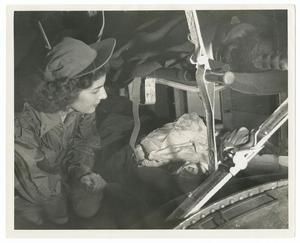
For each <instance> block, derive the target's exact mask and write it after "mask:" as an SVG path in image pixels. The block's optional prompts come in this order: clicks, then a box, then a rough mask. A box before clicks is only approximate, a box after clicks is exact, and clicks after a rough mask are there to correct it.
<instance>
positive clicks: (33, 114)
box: [14, 103, 41, 135]
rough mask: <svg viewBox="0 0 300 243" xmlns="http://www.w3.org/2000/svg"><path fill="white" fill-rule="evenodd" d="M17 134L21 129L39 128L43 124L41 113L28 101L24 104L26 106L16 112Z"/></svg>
mask: <svg viewBox="0 0 300 243" xmlns="http://www.w3.org/2000/svg"><path fill="white" fill-rule="evenodd" d="M14 120H15V124H14V126H15V134H16V135H17V134H18V131H19V132H21V129H33V130H37V129H39V128H40V126H41V122H40V114H39V112H38V111H36V110H35V109H34V108H33V107H32V106H30V105H29V104H28V103H25V104H24V108H23V110H22V111H21V112H18V113H15V119H14Z"/></svg>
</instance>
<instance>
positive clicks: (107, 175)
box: [7, 5, 295, 234]
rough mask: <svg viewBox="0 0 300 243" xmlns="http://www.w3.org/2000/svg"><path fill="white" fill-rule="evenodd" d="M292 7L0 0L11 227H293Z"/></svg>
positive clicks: (21, 229)
mask: <svg viewBox="0 0 300 243" xmlns="http://www.w3.org/2000/svg"><path fill="white" fill-rule="evenodd" d="M293 10H294V9H293V8H291V6H289V5H280V6H279V7H274V6H271V5H270V6H268V5H266V6H264V7H262V8H259V7H256V6H255V5H254V6H253V7H243V5H241V6H240V7H238V6H236V5H233V6H232V7H230V6H227V7H224V8H220V7H219V8H216V7H214V8H211V9H210V8H207V7H203V8H201V5H200V7H199V6H197V7H188V8H183V7H182V8H178V7H177V8H171V7H170V8H169V9H168V8H157V9H156V8H149V9H148V8H145V9H143V8H140V9H136V8H128V9H126V8H117V7H114V8H107V7H101V5H99V6H98V7H95V6H93V7H92V8H89V7H88V6H87V7H82V8H81V9H78V8H76V9H72V8H63V7H61V8H57V6H56V8H49V9H48V8H43V7H37V6H32V8H30V7H26V8H24V9H22V8H20V7H19V8H18V7H16V6H15V7H13V6H11V7H10V8H9V11H8V12H9V14H8V21H9V22H10V23H11V24H12V26H10V30H12V31H11V39H10V40H11V43H10V46H11V47H12V48H11V49H12V52H11V57H10V58H11V60H12V62H11V64H12V66H11V68H10V69H9V71H10V72H11V75H10V77H11V78H12V79H11V80H9V81H8V80H7V82H11V83H12V84H13V90H12V91H13V93H12V97H13V103H12V104H13V105H12V106H11V107H10V109H11V113H12V114H13V138H10V140H13V148H12V151H13V155H12V156H11V158H12V161H8V162H9V164H10V165H11V166H10V167H9V170H10V173H11V174H12V177H11V178H10V177H8V178H9V179H8V183H7V185H8V187H9V188H8V190H9V191H11V192H12V195H11V205H9V208H10V210H9V212H8V216H12V217H10V219H9V222H11V228H10V229H9V230H10V232H14V233H18V232H24V231H25V232H26V231H30V232H32V234H34V233H35V232H37V231H39V232H40V231H43V232H46V233H47V232H49V231H50V232H51V231H52V230H72V232H73V231H74V232H78V231H80V232H84V231H88V230H93V232H97V230H129V231H130V230H153V232H155V230H174V231H177V232H178V231H179V232H184V231H190V230H192V232H202V231H207V230H214V232H218V231H220V232H222V231H223V230H236V231H241V230H274V231H275V232H276V230H281V231H283V232H284V231H286V232H289V231H290V230H291V229H293V228H294V225H293V224H294V221H293V219H294V216H292V218H291V214H292V213H291V207H292V209H293V208H294V200H293V198H294V195H293V193H294V191H293V190H292V189H291V186H292V187H293V186H294V185H293V181H292V180H291V178H293V179H294V177H293V175H291V173H294V171H291V170H292V169H293V168H294V163H295V161H294V158H293V155H292V156H291V146H292V147H294V144H291V141H290V138H291V136H292V137H294V135H293V133H294V131H293V123H291V120H290V119H291V117H292V119H293V115H294V114H291V112H293V110H291V108H290V106H292V107H294V102H295V101H294V94H291V87H294V85H295V84H294V82H295V80H293V75H292V73H293V72H294V71H295V70H293V68H294V63H291V62H294V61H295V60H294V59H292V58H291V57H290V56H289V54H290V48H291V44H290V43H293V41H294V39H293V38H294V37H293V34H294V33H293V32H294V29H291V28H290V26H292V25H294V23H293V18H292V17H293V14H294V12H293ZM8 30H9V29H8ZM9 53H10V52H8V55H9ZM292 92H294V90H292ZM291 134H292V135H291ZM292 143H293V141H292ZM10 179H11V181H10ZM291 199H292V200H291ZM69 232H71V231H69ZM252 232H253V231H252ZM70 234H72V233H70Z"/></svg>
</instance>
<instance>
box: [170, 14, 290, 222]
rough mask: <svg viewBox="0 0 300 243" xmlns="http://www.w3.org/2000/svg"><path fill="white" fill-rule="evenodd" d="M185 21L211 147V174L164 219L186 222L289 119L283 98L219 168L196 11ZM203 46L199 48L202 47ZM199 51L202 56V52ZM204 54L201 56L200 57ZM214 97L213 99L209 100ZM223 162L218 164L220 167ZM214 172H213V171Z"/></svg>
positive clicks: (209, 87) (212, 88) (210, 85)
mask: <svg viewBox="0 0 300 243" xmlns="http://www.w3.org/2000/svg"><path fill="white" fill-rule="evenodd" d="M186 16H187V21H188V24H189V28H190V31H191V39H192V41H193V42H194V44H195V46H196V51H198V53H196V55H198V57H196V58H197V59H196V61H194V63H195V64H196V65H197V66H196V67H197V73H196V79H197V84H198V88H199V90H200V94H201V98H202V101H203V103H204V107H205V109H206V121H207V128H208V142H209V143H208V144H209V146H210V151H213V153H211V154H210V155H211V157H210V161H209V163H210V168H211V170H210V172H212V173H211V174H210V175H209V177H208V178H207V179H206V180H205V181H204V182H203V183H202V184H201V185H200V186H199V187H198V188H196V189H195V190H194V191H193V192H191V193H189V194H188V196H187V198H186V199H185V200H184V201H183V203H181V204H180V205H179V206H178V207H177V208H176V209H175V210H174V211H173V212H172V213H171V214H170V215H169V217H168V218H167V220H169V221H170V220H178V219H181V220H186V219H187V218H189V217H192V216H193V215H194V214H196V213H197V212H199V210H200V209H201V208H202V207H203V206H204V205H205V204H206V203H207V202H208V201H209V199H210V198H212V196H213V195H215V194H216V193H217V192H218V191H219V190H220V189H221V188H222V187H223V186H224V185H225V184H226V183H227V182H228V181H229V180H230V179H231V178H232V177H233V176H235V175H236V174H237V173H238V172H239V171H240V170H243V169H245V168H246V167H247V165H248V162H250V161H251V159H252V158H253V157H254V156H255V155H256V154H257V153H258V152H259V151H260V150H261V149H262V148H263V147H264V144H265V143H266V142H267V141H268V139H269V138H270V137H271V136H272V135H273V134H274V133H275V132H276V131H277V130H278V129H279V128H280V127H281V126H282V125H283V124H284V123H285V122H286V121H287V119H288V99H286V100H285V101H284V102H283V103H282V104H281V105H280V106H279V107H278V108H277V109H276V110H275V111H274V112H273V114H272V115H271V116H270V117H269V118H268V119H267V120H265V122H263V123H262V124H261V126H260V127H259V128H258V129H257V130H256V131H255V132H253V133H252V134H251V135H250V136H252V139H253V141H252V143H253V145H252V147H250V148H247V149H244V150H243V149H241V151H236V152H235V154H234V156H233V159H232V160H233V163H234V166H232V167H230V168H229V169H228V170H224V169H222V168H221V169H219V167H220V166H218V165H217V162H216V161H217V158H216V154H217V151H216V147H215V136H214V134H215V129H214V119H213V118H214V117H213V100H214V91H215V86H214V83H209V82H207V81H206V80H205V70H206V68H209V65H208V61H207V60H208V59H206V58H207V56H206V57H205V55H206V54H205V53H203V51H204V52H205V49H204V46H203V45H204V44H203V40H202V37H201V32H200V26H199V23H198V19H197V13H196V11H195V10H192V11H186ZM201 47H202V48H201ZM201 50H202V53H201ZM203 55H204V56H203ZM200 65H204V71H202V70H203V69H200V68H199V67H200ZM212 98H213V99H212ZM220 164H222V161H220V162H219V165H220ZM214 169H215V170H214Z"/></svg>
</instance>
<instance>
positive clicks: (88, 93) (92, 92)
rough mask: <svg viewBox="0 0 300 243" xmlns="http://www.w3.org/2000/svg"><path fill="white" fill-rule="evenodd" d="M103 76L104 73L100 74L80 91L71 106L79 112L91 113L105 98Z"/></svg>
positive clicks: (104, 76)
mask: <svg viewBox="0 0 300 243" xmlns="http://www.w3.org/2000/svg"><path fill="white" fill-rule="evenodd" d="M105 78H106V75H103V76H101V77H100V78H99V79H97V80H96V81H94V83H93V84H92V86H91V87H89V88H87V89H83V90H82V91H80V93H79V95H78V97H77V99H76V100H75V101H74V102H73V103H72V104H71V107H72V108H73V109H74V110H76V111H79V112H81V113H93V112H94V111H95V109H96V107H97V105H98V104H99V103H100V101H101V100H103V99H106V98H107V94H106V91H105V89H104V83H105Z"/></svg>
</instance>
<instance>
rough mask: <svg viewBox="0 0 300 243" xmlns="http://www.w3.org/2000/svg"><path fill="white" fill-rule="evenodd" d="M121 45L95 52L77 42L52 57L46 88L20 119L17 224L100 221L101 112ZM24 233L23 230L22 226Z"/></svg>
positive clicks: (66, 42)
mask: <svg viewBox="0 0 300 243" xmlns="http://www.w3.org/2000/svg"><path fill="white" fill-rule="evenodd" d="M114 47H115V40H114V39H106V40H104V41H101V42H96V43H94V44H92V45H90V46H88V45H86V44H85V43H83V42H81V41H79V40H75V39H72V38H69V37H66V38H64V39H63V40H62V41H61V42H60V43H58V44H57V45H56V46H55V47H53V49H52V50H51V51H50V52H49V53H48V55H47V57H46V65H45V66H46V67H45V69H44V71H43V72H42V73H41V74H39V75H38V77H39V84H38V85H37V87H36V88H35V89H34V91H33V94H32V97H31V98H30V99H28V102H27V103H26V104H25V105H24V110H23V112H21V113H20V114H17V115H16V117H15V220H16V221H15V222H16V224H18V222H31V223H33V224H34V225H42V224H44V223H45V222H52V223H54V224H65V223H66V222H67V221H68V219H69V213H68V210H67V209H68V208H69V206H68V205H69V203H70V204H71V206H72V207H71V208H72V210H74V212H75V214H77V215H78V216H80V217H83V218H89V217H92V216H94V215H95V214H96V213H97V211H98V210H99V207H100V205H101V201H102V198H103V189H104V188H105V186H106V182H105V180H104V179H103V178H102V177H101V176H100V175H99V174H97V173H95V172H93V164H94V150H95V149H97V148H99V147H100V143H99V140H98V139H99V136H98V135H97V131H96V129H95V119H94V111H95V108H96V106H97V105H98V104H99V103H100V101H101V100H102V99H105V98H106V97H107V95H106V92H105V89H104V83H105V74H106V72H105V66H106V65H105V64H107V62H108V60H109V59H110V57H111V55H112V52H113V49H114ZM16 227H17V226H16Z"/></svg>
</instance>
